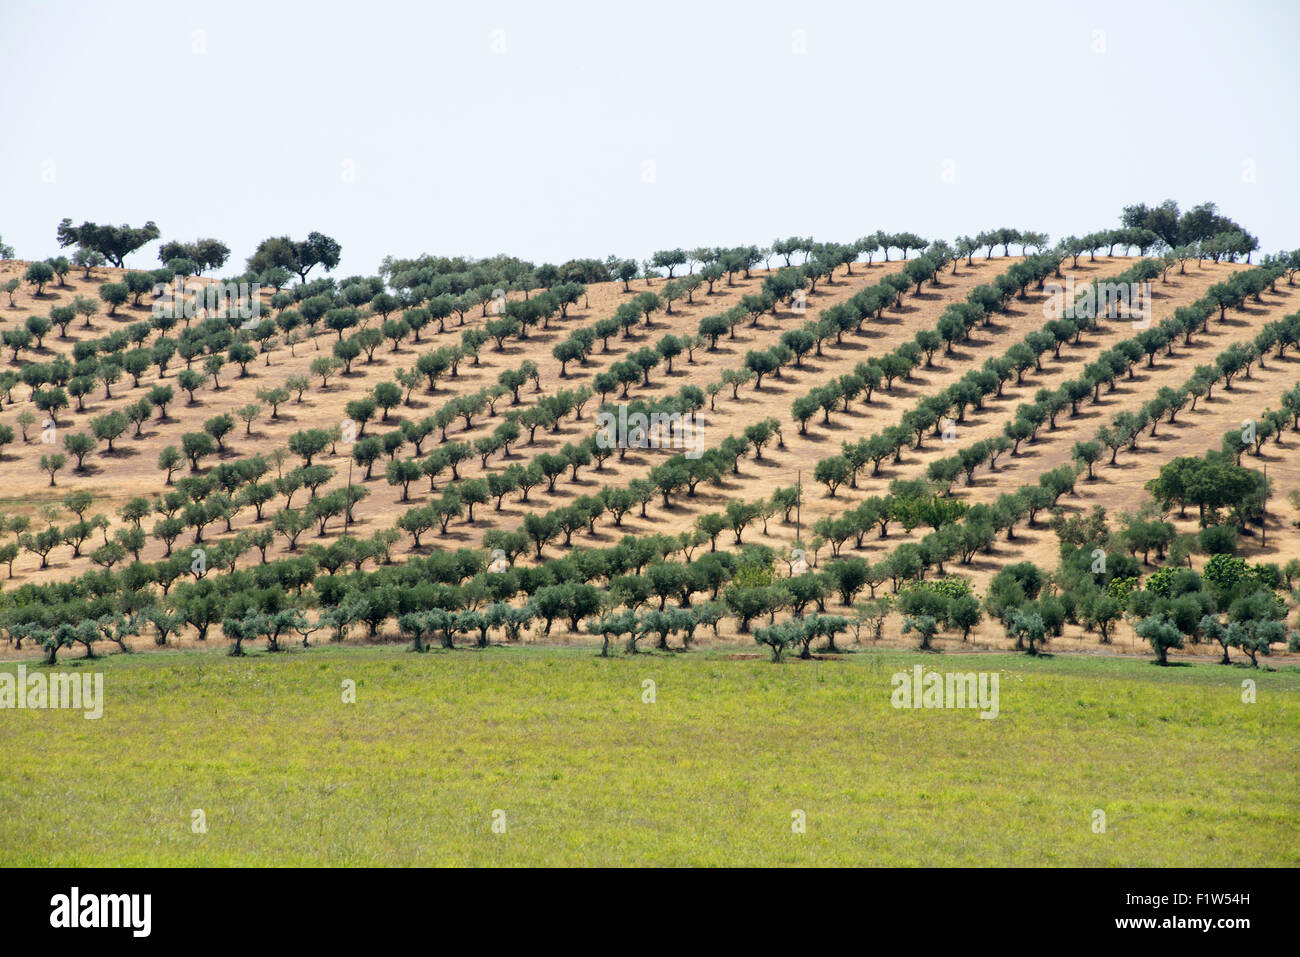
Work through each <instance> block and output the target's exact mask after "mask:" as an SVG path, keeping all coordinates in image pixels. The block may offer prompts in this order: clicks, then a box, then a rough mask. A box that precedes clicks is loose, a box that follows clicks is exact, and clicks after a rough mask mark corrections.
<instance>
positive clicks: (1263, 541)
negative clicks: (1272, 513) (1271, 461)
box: [1259, 465, 1268, 548]
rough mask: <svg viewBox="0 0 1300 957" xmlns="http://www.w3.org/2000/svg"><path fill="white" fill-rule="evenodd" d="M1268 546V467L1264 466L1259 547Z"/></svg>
mask: <svg viewBox="0 0 1300 957" xmlns="http://www.w3.org/2000/svg"><path fill="white" fill-rule="evenodd" d="M1267 544H1268V466H1267V465H1265V466H1264V500H1263V501H1262V502H1261V503H1260V505H1259V547H1260V548H1264V547H1265V546H1266V545H1267Z"/></svg>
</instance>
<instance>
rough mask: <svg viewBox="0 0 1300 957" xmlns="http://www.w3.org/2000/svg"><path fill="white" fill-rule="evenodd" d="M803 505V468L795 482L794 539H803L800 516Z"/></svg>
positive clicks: (800, 540) (798, 540)
mask: <svg viewBox="0 0 1300 957" xmlns="http://www.w3.org/2000/svg"><path fill="white" fill-rule="evenodd" d="M801 505H803V469H800V470H799V471H798V473H797V478H796V479H795V483H794V540H795V541H796V542H802V541H803V522H802V521H801V518H800V506H801Z"/></svg>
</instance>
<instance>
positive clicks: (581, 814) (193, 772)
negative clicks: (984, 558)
mask: <svg viewBox="0 0 1300 957" xmlns="http://www.w3.org/2000/svg"><path fill="white" fill-rule="evenodd" d="M915 664H922V665H924V667H925V668H926V669H927V670H931V669H932V670H937V671H941V672H942V671H966V670H968V669H969V670H983V671H997V672H998V673H999V688H1000V695H999V698H1000V701H999V714H998V716H997V717H996V718H995V719H993V720H981V719H980V717H979V715H978V713H977V712H976V711H974V710H899V709H895V708H894V707H892V706H891V703H890V697H891V690H892V689H891V681H890V679H891V676H892V675H893V674H894V673H895V672H899V671H903V670H908V669H911V668H912V667H913V665H915ZM60 667H61V668H66V669H69V670H77V669H87V670H89V669H95V670H102V671H103V673H104V691H105V697H106V703H105V706H104V714H103V717H102V718H100V719H99V720H86V719H84V718H83V717H82V715H81V714H80V713H77V712H71V711H31V710H28V711H4V712H0V748H2V749H3V751H4V753H5V754H6V755H8V758H9V759H8V760H7V761H6V762H5V763H4V766H3V769H2V770H0V864H4V865H56V866H74V865H75V866H90V865H152V864H158V865H163V864H167V865H177V864H179V865H236V864H239V865H244V864H249V865H251V864H303V865H339V864H345V865H346V864H352V865H358V864H379V865H474V864H488V865H565V864H581V865H631V864H650V865H801V864H802V865H920V864H935V865H1152V866H1169V865H1179V866H1211V865H1217V866H1260V865H1264V866H1269V865H1272V866H1296V865H1297V864H1300V824H1298V823H1297V814H1296V812H1297V798H1296V794H1297V788H1296V786H1297V765H1296V761H1295V753H1296V752H1295V742H1294V732H1295V728H1296V727H1297V726H1300V695H1297V691H1298V690H1300V672H1297V671H1296V670H1295V669H1294V668H1287V669H1285V670H1282V671H1276V672H1267V671H1263V672H1261V671H1247V670H1244V669H1238V668H1224V667H1221V666H1216V665H1201V664H1198V665H1188V666H1184V667H1178V668H1156V667H1153V666H1152V665H1151V664H1149V663H1148V662H1145V661H1139V660H1126V659H1119V658H1085V657H1078V658H1073V657H1056V658H1042V659H1037V660H1034V659H1027V658H1025V657H1013V656H1009V655H1008V656H1002V655H980V656H966V655H946V656H935V655H928V656H927V655H919V654H903V653H896V652H859V653H856V654H848V655H845V656H843V657H842V658H839V659H837V660H814V661H809V662H796V661H790V662H787V663H785V664H782V665H779V666H773V665H772V664H770V663H768V662H767V661H765V660H761V659H759V658H753V659H748V658H738V657H736V656H725V655H723V654H720V653H709V652H706V653H703V654H692V655H658V654H656V655H649V654H647V655H642V656H639V657H634V658H633V657H622V658H610V659H600V658H596V657H594V656H593V655H592V653H591V651H590V649H581V648H490V649H487V650H485V651H468V650H465V651H455V652H449V653H448V652H432V653H430V654H428V655H414V654H410V653H408V652H406V651H403V650H401V649H398V648H395V647H371V648H322V649H313V650H309V651H295V652H286V653H283V654H281V655H278V656H274V655H265V654H257V655H254V656H251V657H249V658H247V659H231V658H227V657H225V656H224V655H221V654H218V653H206V652H166V651H163V652H157V653H154V654H150V655H136V656H128V655H115V656H113V657H112V658H109V659H101V660H98V661H94V662H85V661H80V660H69V661H67V662H66V663H65V664H64V663H61V665H60ZM15 668H16V666H15V665H12V664H11V665H7V666H6V667H5V669H4V670H6V671H9V672H13V671H14V670H15ZM1246 678H1249V679H1251V680H1253V681H1255V682H1256V683H1257V685H1258V688H1257V701H1256V703H1250V704H1247V703H1243V701H1242V682H1243V680H1244V679H1246ZM349 680H351V681H354V682H355V686H356V702H355V704H350V703H345V702H344V701H343V697H344V686H345V683H346V682H347V681H349ZM647 680H649V681H653V682H654V683H655V685H654V689H653V690H654V695H653V697H654V701H653V702H652V703H650V702H647V701H646V700H644V699H645V698H646V697H647V691H646V689H647V686H646V685H645V684H644V682H646V681H647ZM199 809H201V810H202V812H203V816H204V819H205V820H206V826H207V830H206V833H195V830H194V828H193V827H192V821H193V820H194V815H195V811H196V810H199ZM1097 810H1101V811H1104V812H1105V817H1106V827H1105V833H1094V827H1093V821H1094V816H1095V811H1097ZM796 811H803V812H804V814H805V815H806V833H802V834H798V833H793V832H792V820H793V817H792V815H793V814H794V812H796ZM495 812H503V814H497V815H496V819H497V820H498V821H502V820H503V821H504V825H505V828H504V833H495V832H494V830H493V827H492V825H493V821H494V813H495Z"/></svg>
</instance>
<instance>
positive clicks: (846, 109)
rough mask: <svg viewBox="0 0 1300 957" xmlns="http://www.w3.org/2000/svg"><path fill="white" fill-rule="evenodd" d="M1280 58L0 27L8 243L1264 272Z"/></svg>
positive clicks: (727, 17)
mask: <svg viewBox="0 0 1300 957" xmlns="http://www.w3.org/2000/svg"><path fill="white" fill-rule="evenodd" d="M497 31H500V32H497ZM1097 31H1101V32H1100V33H1098V32H1097ZM1298 38H1300V3H1296V2H1273V3H1264V2H1254V3H1252V2H1244V3H1234V4H1227V3H1220V4H1210V3H1182V4H1165V3H1155V2H1133V0H1128V2H1122V3H1091V4H1082V3H1051V2H1037V3H1035V2H1027V3H991V2H989V3H971V2H963V3H946V2H928V3H888V4H877V3H830V2H827V3H816V2H800V3H776V2H770V3H743V4H742V3H712V2H707V0H704V2H700V0H697V2H691V3H673V2H660V3H653V4H616V3H611V2H605V3H537V2H534V3H473V4H470V3H421V4H416V3H395V2H383V0H370V2H367V3H362V4H358V3H334V2H315V3H310V4H307V3H278V2H275V0H261V2H255V3H254V2H242V0H220V2H213V3H204V2H183V0H181V2H178V0H167V2H146V0H141V2H113V0H101V2H80V3H73V2H57V0H56V2H47V3H39V2H26V0H2V2H0V89H2V90H3V99H0V129H2V130H3V131H4V133H3V139H2V140H0V236H3V237H4V240H5V241H6V242H7V243H9V244H11V245H13V246H15V247H16V248H17V253H18V255H19V256H20V257H22V258H43V257H45V256H49V255H53V254H54V253H55V252H56V243H55V239H54V233H55V228H56V226H57V224H58V222H59V220H60V219H62V218H63V217H64V216H70V217H72V218H73V220H74V221H75V222H77V223H80V222H81V221H83V220H87V219H89V220H93V221H97V222H104V221H109V222H113V223H121V222H130V223H132V224H134V225H139V224H141V223H143V222H144V221H145V220H148V219H153V220H155V221H156V222H157V223H158V225H159V227H160V228H161V229H162V232H163V237H164V238H165V239H166V238H172V239H193V238H195V237H197V236H215V237H217V238H219V239H222V240H224V241H225V242H226V243H228V244H229V245H230V246H231V247H232V249H233V250H234V258H235V259H237V260H238V262H239V264H240V265H242V260H243V258H244V257H246V256H247V255H248V254H249V253H250V252H251V251H252V249H253V247H254V246H255V245H256V243H257V241H258V240H260V239H261V238H263V237H265V236H269V235H276V234H283V233H288V234H290V235H293V236H295V237H298V238H301V237H302V236H304V235H305V234H306V233H307V232H308V231H310V230H313V229H318V230H321V231H322V232H325V233H328V234H329V235H332V236H334V237H335V238H336V239H338V240H339V242H341V243H342V245H343V262H342V263H341V266H340V269H339V270H338V271H336V273H335V275H348V274H352V273H363V272H364V273H373V272H374V271H375V270H376V269H377V267H378V264H379V261H380V259H381V258H382V257H383V256H384V255H386V254H389V253H392V254H396V255H403V256H406V255H416V254H419V253H422V252H428V253H437V254H468V255H474V256H485V255H491V254H494V253H497V252H509V253H513V254H515V255H519V256H522V257H524V258H527V259H531V260H534V261H537V262H542V261H556V262H559V261H562V260H564V259H568V258H571V257H575V256H594V257H602V258H603V257H604V256H605V255H607V254H609V253H618V254H620V255H623V256H636V257H637V258H644V257H646V256H648V255H649V254H650V253H651V252H652V251H654V250H655V249H660V248H664V247H671V246H687V247H690V246H696V245H734V244H739V243H758V244H766V243H769V242H770V241H771V240H772V239H773V238H774V237H776V236H778V235H780V236H785V235H790V234H796V235H812V236H814V237H816V238H818V239H826V240H839V241H848V240H852V239H854V238H856V237H858V236H860V235H862V234H864V233H870V232H874V231H875V230H876V229H886V230H895V231H897V230H904V229H906V230H911V231H915V232H919V233H922V234H923V235H925V236H927V237H930V238H934V237H943V238H948V239H951V238H952V237H954V236H955V235H958V234H961V233H966V232H974V231H977V230H979V229H983V228H987V227H991V226H998V225H1010V226H1016V227H1020V228H1026V229H1036V230H1043V231H1046V232H1049V233H1050V234H1051V235H1052V238H1053V239H1056V238H1058V237H1059V236H1061V235H1064V234H1067V233H1070V232H1085V231H1091V230H1093V229H1098V228H1102V227H1106V226H1111V225H1116V224H1117V221H1118V216H1119V212H1120V208H1121V206H1123V205H1125V204H1126V203H1130V202H1136V201H1146V202H1153V203H1154V202H1159V201H1160V200H1162V199H1165V198H1166V197H1172V198H1174V199H1176V200H1178V201H1179V203H1180V204H1181V205H1183V206H1184V207H1187V206H1190V205H1192V204H1194V203H1197V202H1200V201H1203V200H1213V201H1215V202H1217V203H1219V205H1220V208H1221V209H1222V211H1223V212H1224V213H1225V214H1227V215H1229V216H1231V217H1233V218H1234V219H1236V220H1238V221H1239V222H1241V223H1243V224H1244V225H1245V226H1247V227H1248V228H1250V229H1252V230H1253V231H1254V232H1255V233H1256V234H1257V235H1258V236H1259V238H1260V241H1261V246H1262V249H1263V251H1265V252H1268V251H1274V250H1277V249H1280V248H1284V247H1285V248H1292V247H1295V246H1298V245H1300V189H1298V188H1297V186H1296V181H1295V173H1296V168H1297V161H1298V160H1300V120H1297V111H1296V108H1295V97H1296V93H1297V90H1298V89H1300V84H1298V83H1297V81H1296V73H1295V65H1296V63H1298V62H1300V39H1298ZM801 49H802V51H803V52H799V51H800V50H801ZM347 164H350V166H349V165H347ZM648 164H653V165H652V166H650V165H648ZM1246 164H1253V181H1248V180H1249V179H1250V176H1249V173H1250V171H1251V169H1252V166H1250V165H1246ZM1287 169H1291V170H1292V172H1291V173H1287V172H1286V170H1287ZM349 170H351V171H353V173H354V176H353V178H352V180H351V181H348V180H347V175H346V174H347V172H348V171H349ZM1243 171H1245V174H1246V175H1244V172H1243ZM651 173H652V174H653V175H649V174H651ZM945 173H948V174H950V175H949V177H948V178H950V179H951V182H945ZM51 179H52V180H53V181H52V182H50V181H49V180H51ZM647 179H652V180H653V181H649V182H648V181H647ZM156 251H157V244H151V245H150V246H147V247H145V248H144V249H143V250H142V251H141V252H139V253H137V254H135V255H134V256H133V257H132V258H131V259H129V260H128V263H129V264H134V265H137V266H141V267H147V266H151V265H154V264H156V258H155V257H156ZM227 271H232V270H231V269H229V268H228V270H227Z"/></svg>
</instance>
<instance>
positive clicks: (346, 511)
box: [343, 456, 352, 535]
mask: <svg viewBox="0 0 1300 957" xmlns="http://www.w3.org/2000/svg"><path fill="white" fill-rule="evenodd" d="M347 494H348V498H347V506H346V507H345V508H344V509H343V534H344V535H346V534H347V533H348V519H350V518H351V517H352V458H351V457H350V456H349V458H348V493H347Z"/></svg>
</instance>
